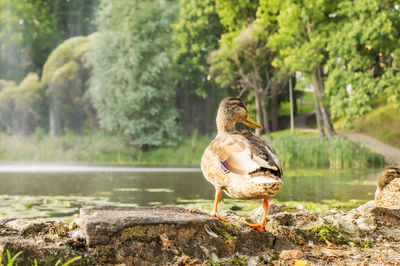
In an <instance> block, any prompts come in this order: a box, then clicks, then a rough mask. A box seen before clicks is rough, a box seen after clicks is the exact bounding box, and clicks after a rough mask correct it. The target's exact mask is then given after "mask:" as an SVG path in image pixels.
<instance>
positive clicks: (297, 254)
mask: <svg viewBox="0 0 400 266" xmlns="http://www.w3.org/2000/svg"><path fill="white" fill-rule="evenodd" d="M301 256H302V252H301V251H300V250H298V249H293V250H282V252H281V254H279V258H280V259H282V260H299V259H301Z"/></svg>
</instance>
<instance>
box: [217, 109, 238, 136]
mask: <svg viewBox="0 0 400 266" xmlns="http://www.w3.org/2000/svg"><path fill="white" fill-rule="evenodd" d="M217 130H218V136H221V135H225V134H229V133H232V132H235V121H232V120H229V119H227V118H226V117H224V116H223V115H220V114H218V115H217Z"/></svg>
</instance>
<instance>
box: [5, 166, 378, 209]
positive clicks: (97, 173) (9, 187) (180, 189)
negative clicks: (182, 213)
mask: <svg viewBox="0 0 400 266" xmlns="http://www.w3.org/2000/svg"><path fill="white" fill-rule="evenodd" d="M380 170H381V169H362V170H321V169H319V170H318V169H316V170H312V169H307V170H299V169H298V170H286V171H285V178H284V185H283V187H282V188H281V190H280V191H279V192H278V194H277V195H276V196H275V197H274V198H275V200H276V201H282V202H286V201H312V202H317V203H323V202H326V201H327V200H336V201H344V202H345V201H350V200H361V201H368V200H371V199H373V195H374V192H375V189H376V187H375V180H376V177H377V174H378V172H379V171H380ZM0 195H1V196H0V215H3V216H5V217H67V216H71V215H74V214H76V213H78V210H79V208H80V207H82V206H87V205H95V204H106V205H139V206H143V205H156V204H166V205H193V204H194V205H195V206H196V207H200V208H201V209H202V208H203V209H205V210H206V211H207V210H208V209H210V208H211V203H212V200H213V197H214V187H213V186H212V185H211V184H209V183H208V182H207V181H206V180H205V179H204V177H203V175H202V173H201V171H200V169H198V168H143V167H102V166H101V167H97V166H66V165H48V166H47V165H4V166H1V165H0ZM224 198H225V201H226V202H227V203H229V204H228V205H227V207H225V208H232V206H233V205H240V204H247V202H242V201H239V200H229V198H228V197H227V196H224ZM199 203H200V205H198V204H199ZM223 203H224V201H223ZM196 204H197V205H196ZM251 204H253V205H254V204H255V205H254V206H256V205H257V204H258V203H257V202H256V203H254V202H253V203H251ZM223 205H224V204H221V208H224V207H223ZM253 205H251V206H250V207H252V206H253ZM236 208H238V207H236ZM240 208H242V207H240ZM240 208H239V209H240ZM0 217H1V216H0Z"/></svg>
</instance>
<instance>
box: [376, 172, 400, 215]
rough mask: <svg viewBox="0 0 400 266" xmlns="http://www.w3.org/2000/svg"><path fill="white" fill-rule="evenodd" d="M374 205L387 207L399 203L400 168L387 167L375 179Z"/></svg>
mask: <svg viewBox="0 0 400 266" xmlns="http://www.w3.org/2000/svg"><path fill="white" fill-rule="evenodd" d="M376 186H377V188H376V192H375V206H377V207H384V208H389V207H392V206H395V205H400V169H399V168H397V167H389V168H387V169H385V170H384V171H382V172H381V173H380V174H379V175H378V178H377V181H376Z"/></svg>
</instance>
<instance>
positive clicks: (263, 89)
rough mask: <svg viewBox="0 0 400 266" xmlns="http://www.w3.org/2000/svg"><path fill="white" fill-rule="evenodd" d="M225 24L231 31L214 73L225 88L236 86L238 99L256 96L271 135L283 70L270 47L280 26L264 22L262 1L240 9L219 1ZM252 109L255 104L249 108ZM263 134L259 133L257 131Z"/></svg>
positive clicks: (244, 4)
mask: <svg viewBox="0 0 400 266" xmlns="http://www.w3.org/2000/svg"><path fill="white" fill-rule="evenodd" d="M217 3H218V5H217V7H218V8H219V14H220V16H221V21H222V22H223V23H224V26H225V28H227V29H228V30H229V32H227V33H225V34H224V35H223V36H222V38H221V41H220V48H219V50H218V51H217V53H216V54H215V56H214V62H213V70H214V72H215V73H216V74H217V78H216V80H217V82H218V83H219V84H220V85H221V86H232V87H236V88H237V89H238V90H239V91H238V96H240V97H244V96H245V95H247V97H250V98H251V99H252V98H253V97H254V101H253V100H251V102H255V109H256V120H257V121H259V122H261V121H262V122H261V123H262V124H263V126H264V130H265V133H266V134H269V133H270V126H269V118H270V117H271V116H270V114H269V112H268V102H269V101H268V99H269V98H271V101H270V107H271V114H272V126H273V130H276V129H277V120H278V119H277V115H278V112H277V109H278V98H277V95H278V90H279V89H280V88H281V87H282V86H281V85H280V81H279V79H278V78H277V77H278V76H279V72H280V71H279V69H278V68H275V67H273V66H272V64H271V63H272V62H273V60H274V58H275V53H274V52H273V51H272V50H271V49H269V48H268V47H267V42H268V39H269V36H270V34H271V33H272V32H274V30H275V25H276V23H273V22H272V20H268V23H267V20H262V19H261V17H263V12H262V11H260V9H259V8H260V7H259V6H258V1H244V2H241V4H240V9H238V6H236V5H234V4H233V3H232V2H231V1H222V0H220V1H217ZM249 107H250V109H251V107H252V106H251V105H250V106H249ZM256 133H257V134H259V133H260V132H259V130H257V131H256Z"/></svg>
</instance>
